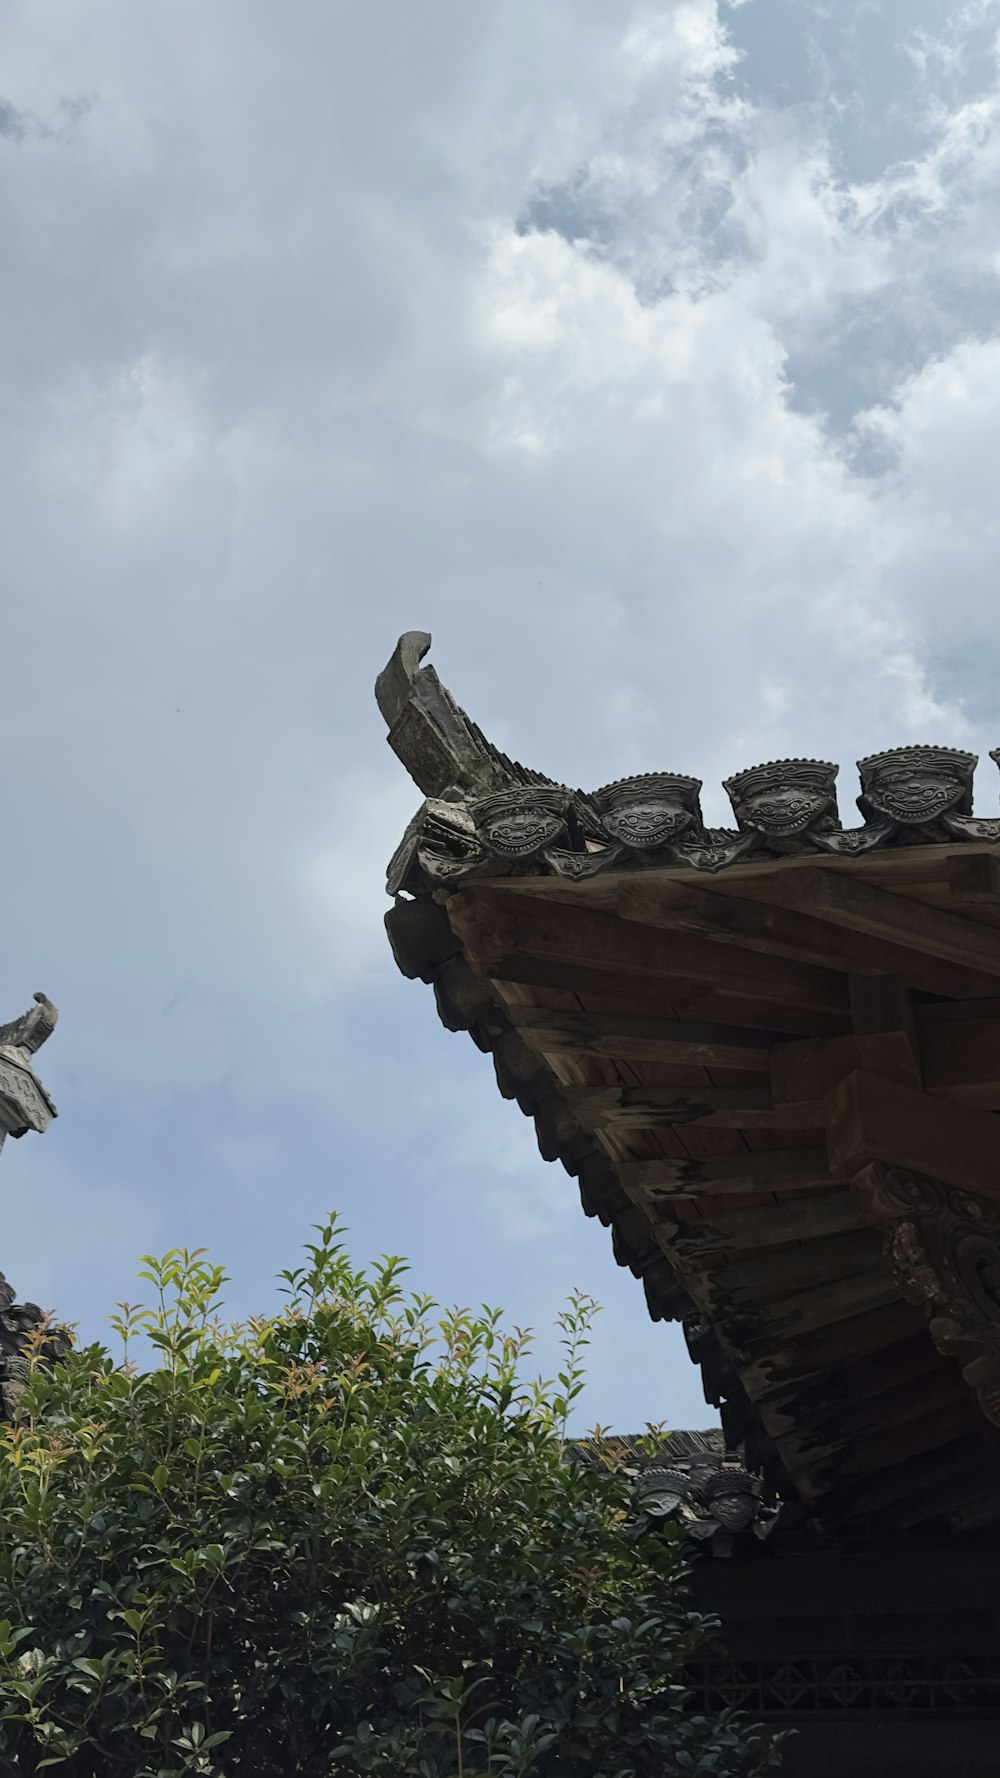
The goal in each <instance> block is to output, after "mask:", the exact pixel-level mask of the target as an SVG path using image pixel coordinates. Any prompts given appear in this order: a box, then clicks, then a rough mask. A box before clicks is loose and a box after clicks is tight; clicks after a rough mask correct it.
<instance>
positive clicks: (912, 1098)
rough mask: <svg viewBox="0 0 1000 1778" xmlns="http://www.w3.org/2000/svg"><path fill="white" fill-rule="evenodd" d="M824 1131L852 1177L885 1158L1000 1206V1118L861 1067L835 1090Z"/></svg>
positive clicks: (839, 1163)
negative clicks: (916, 1090)
mask: <svg viewBox="0 0 1000 1778" xmlns="http://www.w3.org/2000/svg"><path fill="white" fill-rule="evenodd" d="M826 1128H827V1149H828V1152H829V1155H830V1160H831V1162H832V1164H833V1165H834V1166H836V1167H843V1168H846V1170H847V1171H848V1172H849V1173H851V1174H852V1175H854V1174H856V1173H860V1172H861V1171H862V1169H863V1168H865V1167H867V1166H868V1165H869V1164H870V1163H871V1162H872V1161H885V1162H887V1163H888V1164H889V1165H890V1166H896V1167H903V1168H910V1169H912V1171H914V1172H916V1173H927V1174H930V1175H931V1176H932V1177H933V1178H935V1179H944V1180H946V1181H947V1182H948V1184H949V1185H958V1186H963V1187H965V1189H966V1190H968V1191H973V1192H977V1193H978V1194H979V1195H980V1196H981V1197H984V1198H988V1199H989V1200H990V1201H991V1202H992V1203H995V1204H1000V1120H998V1119H997V1118H995V1117H993V1116H992V1115H991V1114H990V1113H989V1112H986V1111H977V1110H974V1109H972V1108H971V1107H969V1106H965V1105H952V1104H949V1102H948V1101H947V1100H944V1099H938V1098H931V1097H930V1095H929V1094H927V1093H918V1092H915V1091H914V1090H913V1089H912V1088H910V1087H903V1086H898V1085H897V1084H896V1083H895V1082H893V1081H888V1080H882V1079H880V1078H879V1077H878V1076H876V1075H872V1074H865V1073H861V1072H858V1073H855V1074H850V1075H848V1077H847V1079H846V1080H844V1081H842V1082H841V1084H840V1086H838V1087H836V1088H835V1089H834V1091H833V1092H832V1093H831V1095H830V1098H829V1099H828V1101H827V1125H826Z"/></svg>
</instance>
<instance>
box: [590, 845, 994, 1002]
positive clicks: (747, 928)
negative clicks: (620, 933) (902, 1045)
mask: <svg viewBox="0 0 1000 1778" xmlns="http://www.w3.org/2000/svg"><path fill="white" fill-rule="evenodd" d="M823 878H824V873H823V871H822V870H821V869H820V868H819V867H814V870H813V873H812V874H811V875H808V876H807V875H805V874H802V875H800V876H799V877H797V878H796V879H795V882H794V886H793V887H791V888H788V887H787V886H786V885H785V882H784V878H779V879H777V880H775V879H772V878H768V879H766V880H760V881H758V882H756V883H753V882H751V883H750V884H748V885H745V886H743V887H745V893H741V892H740V890H741V885H740V884H739V883H737V882H734V880H733V879H732V877H729V876H727V877H724V878H723V879H722V880H721V881H720V882H715V883H713V885H712V887H711V888H710V889H705V888H701V887H698V888H692V887H690V886H688V885H685V884H675V883H674V882H672V881H670V880H669V879H667V880H663V879H656V878H652V879H651V878H641V879H639V880H637V881H634V882H631V883H629V884H626V885H623V886H622V887H621V888H620V889H619V890H618V893H617V896H616V898H615V903H614V906H615V911H617V912H618V913H619V914H620V915H621V916H622V917H623V918H624V919H629V920H637V921H640V922H642V923H644V924H646V925H649V926H651V927H653V928H657V929H659V928H663V929H666V930H669V931H673V932H687V933H690V934H692V935H697V936H699V937H702V938H710V939H712V940H713V941H714V942H718V943H721V944H729V945H733V946H741V947H743V948H745V949H746V950H749V951H761V952H764V953H765V954H767V955H770V956H775V957H783V958H790V959H795V960H798V961H800V962H805V963H808V964H812V965H820V966H822V967H823V968H826V969H833V970H843V971H845V972H847V971H850V972H851V973H853V974H857V975H863V974H871V975H884V974H895V975H896V976H897V977H898V978H899V979H900V980H901V981H904V982H906V983H907V984H908V985H909V986H910V987H913V988H921V989H924V990H926V991H927V992H929V993H933V994H953V995H958V994H961V995H964V996H965V997H967V998H972V997H975V996H981V995H984V994H989V993H990V992H991V990H992V987H993V985H994V984H995V981H996V976H997V971H992V972H991V971H990V970H989V969H987V968H985V967H984V966H982V965H981V964H980V963H979V962H978V961H977V962H975V963H973V962H972V961H970V958H971V957H972V956H973V955H975V956H978V951H977V950H976V947H975V944H974V935H975V933H976V931H977V930H978V931H979V932H982V930H983V929H982V927H979V928H978V929H977V928H976V927H975V926H972V922H965V921H963V920H961V919H959V918H957V917H956V916H955V915H953V914H949V913H944V914H939V913H938V911H937V910H936V909H931V908H926V907H918V906H917V905H916V904H914V903H912V902H908V903H904V913H903V917H902V919H901V920H900V922H899V924H900V926H901V927H903V928H905V929H906V931H907V933H908V935H909V937H910V940H911V943H910V944H909V945H908V946H907V945H903V944H901V943H899V942H898V941H896V942H894V941H892V940H891V939H889V938H887V937H886V936H885V934H884V933H882V934H880V933H878V932H873V931H870V930H868V929H866V928H865V927H863V926H859V925H857V924H851V923H849V922H848V920H847V919H846V918H837V919H834V918H833V917H832V916H831V914H830V913H829V912H828V911H827V910H828V907H829V904H830V903H831V902H833V903H834V904H839V900H840V899H841V895H840V891H841V885H842V883H843V879H842V878H839V877H836V876H834V877H833V879H832V882H833V889H832V890H831V888H830V885H828V884H826V883H825V882H824V881H823ZM849 887H850V888H851V889H853V884H851V885H849ZM861 887H862V889H863V890H864V891H865V895H866V897H867V896H871V897H875V898H876V900H878V905H879V906H880V907H882V909H883V917H884V920H885V924H886V925H887V926H888V924H889V918H890V915H891V914H892V912H893V910H892V908H891V905H890V907H889V909H888V910H886V909H885V907H884V902H886V901H887V902H889V903H890V904H891V903H892V901H893V900H896V901H899V900H901V898H900V897H893V896H892V895H891V893H890V892H889V891H887V890H884V889H878V888H873V889H871V890H870V891H869V890H868V888H867V886H865V885H862V886H861ZM772 896H773V897H774V898H775V899H774V900H773V901H772V899H771V897H772ZM765 897H766V899H765ZM878 898H883V899H882V900H879V899H878ZM851 905H852V906H853V904H851ZM865 907H866V910H867V911H868V912H869V913H870V909H871V902H870V900H867V901H866V902H865ZM838 912H839V905H838ZM820 915H824V916H825V917H818V916H820ZM857 917H858V916H857V915H855V919H857ZM950 921H954V923H955V926H956V927H957V928H959V929H961V928H962V927H964V926H966V925H970V926H972V933H973V937H972V938H970V936H969V935H968V934H965V935H964V944H963V945H962V946H961V947H959V949H960V953H961V954H960V955H957V956H956V955H948V956H945V957H941V956H940V955H938V954H937V953H936V952H930V953H928V951H927V950H926V949H925V948H924V947H923V946H922V945H920V944H919V943H918V941H917V932H918V931H919V929H920V926H921V924H922V923H928V924H930V925H931V926H932V927H933V928H934V929H935V931H937V930H938V923H939V922H943V923H944V924H945V925H946V926H947V925H948V923H949V922H950ZM949 930H950V931H951V939H952V946H951V948H952V950H954V949H955V948H956V946H955V933H954V931H953V930H951V929H950V928H949ZM988 937H989V939H990V940H991V941H994V945H995V949H996V951H997V954H998V959H1000V934H998V933H993V932H991V933H989V934H988ZM998 970H1000V961H998Z"/></svg>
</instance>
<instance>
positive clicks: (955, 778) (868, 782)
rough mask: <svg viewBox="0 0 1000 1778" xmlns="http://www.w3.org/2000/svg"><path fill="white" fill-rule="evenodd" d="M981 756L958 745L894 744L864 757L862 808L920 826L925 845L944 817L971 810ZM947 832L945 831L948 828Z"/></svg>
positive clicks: (901, 825)
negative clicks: (964, 750)
mask: <svg viewBox="0 0 1000 1778" xmlns="http://www.w3.org/2000/svg"><path fill="white" fill-rule="evenodd" d="M975 768H976V755H975V754H974V753H963V752H961V751H960V750H959V749H958V748H957V747H894V748H892V749H891V751H889V752H888V753H873V754H872V755H870V757H869V758H868V759H859V761H858V771H859V772H860V774H861V795H860V796H859V798H858V808H859V809H860V810H861V813H862V815H864V817H865V819H866V820H878V819H879V818H881V819H882V820H883V821H891V822H893V823H894V824H895V825H896V827H898V828H904V829H913V828H916V829H918V830H920V831H919V833H918V834H917V835H916V836H912V837H913V838H915V839H916V843H917V844H926V842H927V839H928V837H929V835H928V831H927V830H931V835H932V836H933V834H934V833H935V831H936V832H937V833H938V834H940V831H941V830H940V829H939V828H938V825H937V824H938V823H940V821H941V818H942V816H944V815H949V814H954V815H971V814H972V774H973V772H974V771H975ZM946 831H947V830H945V832H946Z"/></svg>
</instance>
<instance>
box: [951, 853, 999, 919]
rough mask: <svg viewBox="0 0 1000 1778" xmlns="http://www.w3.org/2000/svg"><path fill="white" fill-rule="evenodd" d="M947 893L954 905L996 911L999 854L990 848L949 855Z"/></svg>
mask: <svg viewBox="0 0 1000 1778" xmlns="http://www.w3.org/2000/svg"><path fill="white" fill-rule="evenodd" d="M946 868H947V873H948V896H949V899H950V901H951V902H952V903H953V904H954V905H955V906H956V907H976V906H979V907H987V908H994V909H996V911H997V912H998V913H1000V858H997V857H996V855H995V853H992V852H977V853H973V855H972V856H971V857H963V856H960V857H958V858H949V859H948V860H947V864H946Z"/></svg>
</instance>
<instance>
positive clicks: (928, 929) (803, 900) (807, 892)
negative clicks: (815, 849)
mask: <svg viewBox="0 0 1000 1778" xmlns="http://www.w3.org/2000/svg"><path fill="white" fill-rule="evenodd" d="M746 892H747V893H749V892H750V888H749V886H748V887H747V891H746ZM718 893H719V894H721V895H723V896H726V895H732V894H735V893H736V889H735V887H734V884H733V879H732V878H726V879H725V886H721V885H720V887H719V889H718ZM753 894H754V897H755V898H757V897H758V896H760V897H761V898H764V897H766V900H767V902H768V903H769V904H770V905H772V906H773V907H775V908H784V909H787V910H788V911H789V912H798V913H802V914H805V913H808V914H809V915H811V916H813V917H815V918H816V919H817V920H818V921H819V922H820V923H821V924H823V925H827V926H830V927H832V928H835V929H843V930H844V931H845V932H849V933H860V934H863V935H865V936H867V937H869V938H872V939H875V940H877V941H878V944H879V945H880V947H882V955H883V957H884V958H886V959H888V958H889V957H892V959H893V961H892V962H891V963H885V962H884V963H883V965H882V968H883V969H884V970H886V971H887V973H890V974H893V973H894V974H898V975H900V976H902V979H903V980H904V981H905V980H906V979H907V976H906V972H905V968H901V967H898V965H897V959H898V954H899V951H900V948H901V947H905V949H906V950H907V951H909V952H912V953H913V954H914V955H916V956H923V957H924V958H930V959H936V960H937V961H939V962H941V963H946V964H949V965H951V966H952V967H953V968H954V969H955V970H962V969H965V970H968V971H970V972H971V974H972V976H973V977H974V978H978V980H980V981H984V980H986V981H988V980H990V979H992V980H993V981H996V980H998V979H1000V932H997V931H996V930H995V929H993V928H992V927H989V926H985V925H983V924H982V923H981V922H977V921H975V920H972V919H968V918H966V917H964V916H963V915H961V914H958V913H951V912H949V911H948V910H947V909H944V908H935V907H930V906H927V905H926V904H924V905H922V904H920V903H918V902H914V901H911V900H909V899H908V898H907V897H906V896H905V895H901V894H897V893H894V892H893V890H890V889H884V888H880V887H878V886H876V885H875V884H873V883H866V882H864V881H862V880H861V879H860V878H859V877H855V876H847V875H845V874H844V873H843V872H836V871H831V870H829V869H828V868H827V867H826V866H825V865H823V866H814V867H813V869H812V870H811V871H800V872H797V873H794V874H793V873H789V872H784V871H781V872H774V873H773V874H772V876H770V877H769V878H768V879H767V880H766V885H765V884H764V883H763V882H761V883H760V884H759V885H754V887H753ZM955 979H958V978H957V977H956V978H955ZM912 985H913V986H916V987H920V986H924V985H925V984H923V983H919V982H914V983H913V984H912ZM978 991H979V992H984V991H986V992H988V991H989V990H988V989H986V990H983V989H982V988H981V989H979V990H978ZM933 992H943V993H949V992H950V993H955V992H956V989H955V988H954V987H952V988H951V989H949V988H947V987H944V988H939V989H934V990H933Z"/></svg>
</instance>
